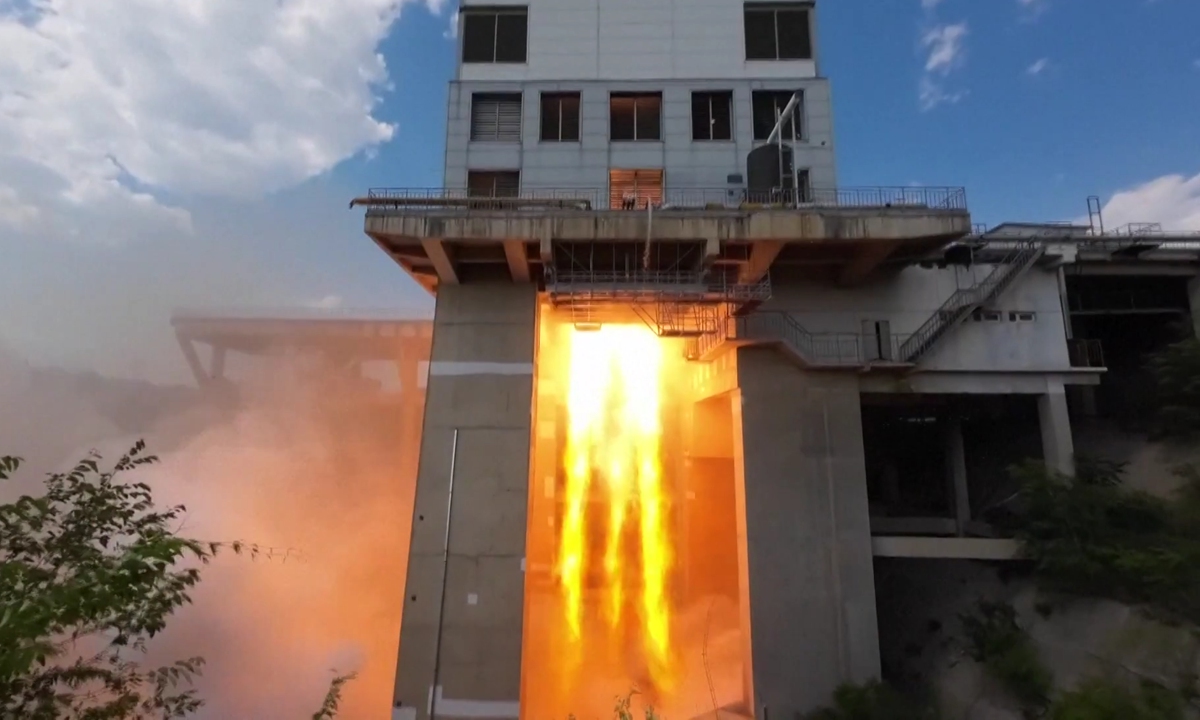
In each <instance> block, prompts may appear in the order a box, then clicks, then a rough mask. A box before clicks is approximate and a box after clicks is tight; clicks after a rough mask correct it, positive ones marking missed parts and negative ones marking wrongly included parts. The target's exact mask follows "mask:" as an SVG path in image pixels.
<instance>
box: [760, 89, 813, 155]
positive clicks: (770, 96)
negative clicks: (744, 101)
mask: <svg viewBox="0 0 1200 720" xmlns="http://www.w3.org/2000/svg"><path fill="white" fill-rule="evenodd" d="M794 94H795V93H794V92H793V91H791V90H755V91H754V92H753V93H751V99H750V104H751V105H752V106H753V112H754V139H755V140H767V139H768V138H770V137H771V131H772V130H774V129H775V123H776V122H777V121H778V120H779V117H780V116H781V115H782V114H783V111H784V110H785V109H787V104H788V103H789V102H791V99H792V95H794ZM803 118H804V97H803V95H801V98H800V102H799V103H797V104H796V107H795V108H793V109H792V116H791V117H790V118H788V121H786V122H784V123H783V129H782V132H781V134H780V138H781V139H782V140H783V141H784V142H789V141H790V140H791V139H792V123H793V122H794V123H795V124H796V137H798V138H803V137H804V121H803Z"/></svg>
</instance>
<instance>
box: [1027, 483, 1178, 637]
mask: <svg viewBox="0 0 1200 720" xmlns="http://www.w3.org/2000/svg"><path fill="white" fill-rule="evenodd" d="M1013 472H1014V474H1015V475H1016V477H1017V478H1018V480H1019V481H1020V482H1021V486H1022V492H1021V500H1022V503H1021V504H1022V506H1023V507H1022V511H1021V512H1020V513H1018V514H1017V515H1016V516H1015V517H1014V518H1013V523H1014V526H1013V529H1014V530H1015V534H1016V536H1017V539H1018V540H1019V541H1020V542H1021V545H1022V552H1023V554H1024V556H1025V557H1027V558H1029V559H1030V560H1031V561H1032V562H1033V563H1034V568H1035V571H1036V573H1037V575H1038V578H1039V581H1040V583H1041V584H1042V585H1044V586H1047V587H1049V588H1051V589H1054V590H1059V591H1062V592H1066V593H1070V594H1075V595H1084V596H1093V597H1107V598H1111V599H1114V600H1118V601H1122V602H1129V603H1136V604H1143V605H1146V606H1149V607H1152V608H1154V609H1156V610H1157V611H1159V613H1160V614H1161V615H1163V616H1164V617H1166V618H1167V619H1174V620H1184V621H1188V622H1191V623H1197V622H1200V570H1198V568H1200V502H1189V501H1187V500H1186V498H1185V499H1184V501H1183V502H1180V503H1177V504H1173V503H1170V502H1168V501H1165V500H1163V499H1160V498H1156V497H1153V496H1151V495H1148V494H1146V493H1143V492H1138V491H1133V490H1129V489H1127V488H1124V487H1122V486H1120V485H1119V484H1113V483H1111V482H1107V481H1102V480H1101V481H1097V480H1096V479H1094V478H1089V477H1087V476H1085V477H1083V478H1079V479H1076V478H1070V477H1067V476H1064V475H1061V474H1058V473H1055V472H1052V471H1049V470H1047V469H1046V467H1045V466H1044V465H1043V464H1042V463H1040V462H1030V463H1026V464H1024V465H1021V466H1018V467H1016V468H1014V471H1013ZM1180 472H1181V474H1185V475H1186V473H1187V472H1189V471H1186V470H1181V471H1180ZM1190 472H1192V473H1193V474H1195V471H1190ZM1185 479H1186V478H1185ZM1187 488H1190V489H1187ZM1185 489H1187V493H1191V494H1193V495H1196V496H1197V498H1200V492H1197V489H1200V481H1193V482H1192V483H1191V484H1188V485H1185ZM1185 495H1186V493H1185Z"/></svg>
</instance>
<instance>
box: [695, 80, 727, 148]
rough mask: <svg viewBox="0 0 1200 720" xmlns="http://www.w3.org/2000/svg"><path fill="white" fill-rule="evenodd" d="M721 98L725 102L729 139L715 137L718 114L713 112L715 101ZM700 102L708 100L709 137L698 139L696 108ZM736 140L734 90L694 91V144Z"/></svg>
mask: <svg viewBox="0 0 1200 720" xmlns="http://www.w3.org/2000/svg"><path fill="white" fill-rule="evenodd" d="M717 98H720V99H722V100H724V102H725V123H726V128H728V131H729V132H728V137H714V135H715V128H716V125H717V123H716V114H715V113H714V112H713V107H714V106H713V100H715V99H717ZM698 100H707V106H708V107H707V112H708V137H697V135H696V129H697V127H698V125H697V118H696V107H697V101H698ZM733 139H734V127H733V91H732V90H693V91H692V142H732V141H733Z"/></svg>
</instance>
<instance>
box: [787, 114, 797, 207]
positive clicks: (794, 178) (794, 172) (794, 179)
mask: <svg viewBox="0 0 1200 720" xmlns="http://www.w3.org/2000/svg"><path fill="white" fill-rule="evenodd" d="M797 95H799V93H797V94H796V95H793V96H792V100H791V102H789V103H788V107H790V108H792V113H791V115H790V116H789V118H790V119H791V121H792V197H793V198H795V201H794V203H793V205H794V206H795V207H796V208H797V209H799V207H800V166H799V165H797V164H796V110H797V108H799V105H794V104H795V102H796V97H797Z"/></svg>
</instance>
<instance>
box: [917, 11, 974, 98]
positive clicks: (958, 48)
mask: <svg viewBox="0 0 1200 720" xmlns="http://www.w3.org/2000/svg"><path fill="white" fill-rule="evenodd" d="M968 34H969V29H968V27H967V23H966V22H965V21H964V22H959V23H952V24H940V25H933V26H931V27H929V28H927V29H926V30H925V31H924V32H923V33H922V35H921V48H922V49H923V50H924V51H925V53H926V54H925V66H924V72H923V74H922V75H921V79H920V82H919V84H918V99H919V101H920V103H921V109H922V110H925V111H928V110H932V109H933V108H935V107H937V106H938V105H942V104H953V103H956V102H958V101H959V100H961V99H963V98H964V97H966V94H967V93H966V91H965V90H953V91H952V90H949V89H947V79H948V78H949V76H950V75H951V74H952V73H954V71H956V70H958V69H959V68H961V67H962V66H963V64H964V63H965V62H966V52H967V51H966V39H967V35H968Z"/></svg>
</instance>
